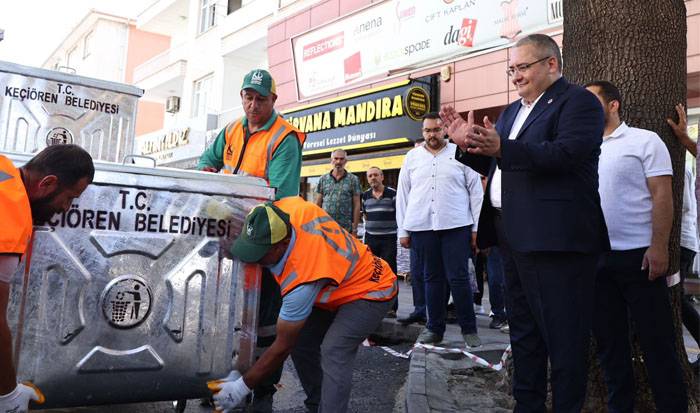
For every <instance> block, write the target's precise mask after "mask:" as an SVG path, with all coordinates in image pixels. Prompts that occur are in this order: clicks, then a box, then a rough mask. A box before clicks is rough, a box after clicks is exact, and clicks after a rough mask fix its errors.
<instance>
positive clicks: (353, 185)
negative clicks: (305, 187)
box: [316, 171, 362, 232]
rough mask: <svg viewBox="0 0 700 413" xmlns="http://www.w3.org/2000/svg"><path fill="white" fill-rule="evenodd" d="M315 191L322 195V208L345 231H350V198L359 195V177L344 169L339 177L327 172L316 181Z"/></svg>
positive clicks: (360, 191) (360, 190)
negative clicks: (336, 177)
mask: <svg viewBox="0 0 700 413" xmlns="http://www.w3.org/2000/svg"><path fill="white" fill-rule="evenodd" d="M316 193H318V194H321V195H322V196H323V205H322V208H323V209H324V210H325V211H326V212H327V213H328V215H330V216H331V218H333V219H334V220H335V221H336V222H337V223H338V224H340V226H341V227H343V228H345V230H346V231H348V232H351V231H352V198H353V196H355V195H358V196H359V195H360V194H361V193H362V189H361V188H360V179H359V178H358V177H356V176H355V175H353V174H352V173H350V172H347V171H345V175H343V176H342V177H341V178H340V179H335V177H333V175H332V174H331V173H330V172H329V173H327V174H325V175H323V176H321V178H320V179H319V181H318V186H317V187H316Z"/></svg>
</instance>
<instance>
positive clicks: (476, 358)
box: [414, 343, 511, 371]
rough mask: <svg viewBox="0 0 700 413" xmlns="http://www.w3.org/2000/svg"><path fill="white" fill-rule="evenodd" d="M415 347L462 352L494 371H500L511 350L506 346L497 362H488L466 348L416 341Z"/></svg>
mask: <svg viewBox="0 0 700 413" xmlns="http://www.w3.org/2000/svg"><path fill="white" fill-rule="evenodd" d="M416 347H418V348H424V349H426V350H428V351H435V352H438V353H462V354H464V355H465V356H467V357H468V358H469V359H470V360H471V361H473V362H474V363H476V364H478V365H480V366H484V367H487V368H490V369H492V370H495V371H501V370H502V369H503V367H504V366H505V363H506V359H507V358H508V354H510V351H511V350H510V346H508V347H507V348H506V350H505V351H504V352H503V356H501V361H500V362H498V364H493V363H489V362H488V361H487V360H484V359H483V358H481V357H479V356H477V355H475V354H473V353H470V352H468V351H466V350H463V349H459V348H447V347H438V346H433V345H431V344H421V343H416V345H415V346H414V348H416Z"/></svg>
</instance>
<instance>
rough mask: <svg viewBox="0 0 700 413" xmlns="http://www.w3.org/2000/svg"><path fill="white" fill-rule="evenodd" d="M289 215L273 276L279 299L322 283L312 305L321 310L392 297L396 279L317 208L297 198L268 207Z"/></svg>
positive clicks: (396, 288) (284, 199)
mask: <svg viewBox="0 0 700 413" xmlns="http://www.w3.org/2000/svg"><path fill="white" fill-rule="evenodd" d="M274 204H275V205H276V206H277V207H278V208H280V209H281V210H282V211H284V212H286V213H287V214H289V220H290V223H291V224H292V227H293V228H294V230H295V232H296V240H295V243H294V248H293V249H292V250H291V251H290V253H289V256H288V257H287V262H286V263H285V265H284V269H283V270H282V273H281V274H279V275H275V278H276V280H277V282H278V283H279V285H280V290H281V292H282V296H284V295H285V294H287V293H288V292H290V291H292V290H293V289H294V288H296V287H297V286H299V285H301V284H306V283H309V282H313V281H317V280H321V279H327V280H330V283H329V284H327V285H326V286H325V287H324V288H323V289H321V291H320V293H319V294H318V296H317V297H316V302H315V305H316V306H318V307H320V308H324V309H327V310H336V309H337V308H338V307H339V306H341V305H343V304H345V303H348V302H351V301H356V300H373V301H388V300H390V299H392V298H393V297H395V296H396V294H397V293H398V283H397V278H396V275H395V274H394V273H393V271H391V268H390V267H389V265H388V264H387V263H386V262H385V261H384V260H382V259H380V258H378V257H376V256H375V255H374V254H372V252H371V251H370V250H369V248H367V246H366V245H365V244H363V243H362V242H360V240H358V239H357V238H355V237H353V236H352V235H350V234H349V233H348V232H347V231H345V230H344V229H343V228H341V227H340V225H338V223H337V222H335V220H333V218H331V217H330V216H329V215H328V214H327V213H326V212H325V211H324V210H323V209H321V208H319V207H318V206H317V205H315V204H312V203H310V202H307V201H305V200H303V199H302V198H300V197H298V196H294V197H287V198H282V199H280V200H278V201H276V202H275V203H274Z"/></svg>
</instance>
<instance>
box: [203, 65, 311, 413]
mask: <svg viewBox="0 0 700 413" xmlns="http://www.w3.org/2000/svg"><path fill="white" fill-rule="evenodd" d="M276 93H277V89H276V86H275V80H274V79H273V78H272V76H270V73H269V72H268V71H266V70H262V69H254V70H252V71H250V72H249V73H248V74H247V75H245V77H244V78H243V85H242V86H241V91H240V95H241V104H242V105H243V111H244V112H245V116H243V117H242V118H240V119H238V120H236V121H234V122H231V123H229V124H228V125H227V126H226V127H225V128H224V129H222V130H221V132H220V133H219V135H218V136H217V137H216V140H214V143H212V144H211V146H209V147H208V148H207V149H206V151H204V153H203V154H202V157H201V158H200V159H199V164H198V165H197V169H200V170H203V171H207V172H219V171H221V172H223V173H227V174H237V175H251V176H256V177H258V178H264V179H265V180H266V181H267V182H268V183H269V184H270V186H271V187H273V188H275V189H276V193H275V199H280V198H283V197H287V196H296V195H299V175H300V173H301V149H302V145H303V144H304V140H305V139H306V135H304V134H303V133H302V132H300V131H299V130H297V129H295V128H294V127H293V126H292V125H290V124H289V123H288V122H287V121H285V120H284V119H283V118H282V116H280V115H279V114H278V113H277V112H276V111H275V109H274V106H275V101H276V100H277V94H276ZM280 302H281V298H280V293H279V286H278V285H277V283H275V281H274V279H273V278H272V276H271V275H270V273H269V271H263V275H262V281H261V286H260V307H259V308H260V310H259V312H258V320H259V321H258V342H257V350H256V356H258V357H259V356H260V354H262V353H263V352H264V351H265V350H266V349H267V348H268V347H269V346H270V344H272V342H273V341H274V340H275V323H277V314H278V313H279V308H280ZM281 377H282V366H280V368H279V369H278V370H277V372H276V373H275V374H273V375H270V376H269V377H268V379H267V380H265V381H263V382H261V383H259V385H258V386H257V387H256V389H255V392H254V394H253V396H254V397H253V406H252V409H253V413H272V396H273V395H274V394H275V391H276V388H275V384H277V382H278V381H279V380H280V378H281Z"/></svg>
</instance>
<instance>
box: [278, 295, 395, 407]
mask: <svg viewBox="0 0 700 413" xmlns="http://www.w3.org/2000/svg"><path fill="white" fill-rule="evenodd" d="M395 300H396V299H395V298H394V299H392V300H389V301H369V300H357V301H352V302H349V303H347V304H343V305H342V306H340V308H339V309H338V311H337V312H332V311H327V310H322V309H320V308H317V307H314V309H313V311H312V312H311V315H310V316H309V318H307V319H306V323H305V324H304V327H303V328H302V330H301V333H300V334H299V339H298V341H297V344H296V346H295V347H294V350H292V361H293V362H294V367H295V368H296V370H297V374H298V375H299V380H300V381H301V385H302V387H303V388H304V391H305V392H306V400H305V401H304V403H305V404H306V407H307V409H309V411H310V412H311V413H316V412H320V413H343V412H346V411H347V410H348V401H349V400H350V390H351V388H352V372H353V364H354V363H355V356H356V355H357V348H358V346H359V345H360V344H362V342H363V341H364V339H365V338H367V337H368V336H369V335H370V334H372V333H373V332H375V331H376V330H377V328H379V325H380V323H381V321H382V319H383V318H384V316H386V313H387V311H389V310H390V309H391V306H392V305H393V304H394V301H395Z"/></svg>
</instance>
